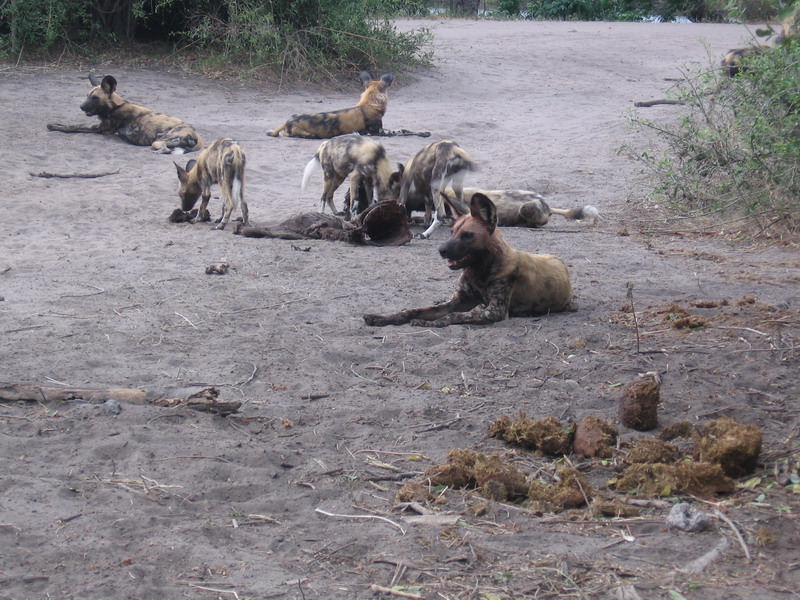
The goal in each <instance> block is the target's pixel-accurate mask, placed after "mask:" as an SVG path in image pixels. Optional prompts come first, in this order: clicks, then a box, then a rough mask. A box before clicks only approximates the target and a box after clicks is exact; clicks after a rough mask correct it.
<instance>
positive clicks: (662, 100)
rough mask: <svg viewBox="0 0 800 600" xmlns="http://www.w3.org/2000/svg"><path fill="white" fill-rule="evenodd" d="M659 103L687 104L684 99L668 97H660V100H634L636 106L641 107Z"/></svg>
mask: <svg viewBox="0 0 800 600" xmlns="http://www.w3.org/2000/svg"><path fill="white" fill-rule="evenodd" d="M657 104H686V102H683V101H682V100H667V99H666V98H660V99H658V100H640V101H639V102H634V103H633V105H634V106H638V107H640V108H647V107H649V106H656V105H657Z"/></svg>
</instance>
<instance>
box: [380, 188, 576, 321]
mask: <svg viewBox="0 0 800 600" xmlns="http://www.w3.org/2000/svg"><path fill="white" fill-rule="evenodd" d="M439 254H440V255H441V256H442V258H444V259H446V260H447V266H448V267H449V268H450V269H453V270H460V271H461V277H460V278H459V281H458V286H457V288H456V291H455V293H454V294H453V296H452V297H451V298H450V300H448V301H447V302H444V303H442V304H435V305H433V306H426V307H422V308H411V309H406V310H402V311H400V312H397V313H393V314H388V315H376V314H366V315H364V321H365V322H366V323H367V325H375V326H383V325H402V324H404V323H410V324H411V325H421V326H426V327H444V326H446V325H454V324H457V323H475V324H484V323H494V322H496V321H500V320H503V319H507V318H509V317H527V316H534V315H542V314H548V313H551V312H562V311H566V310H575V307H574V305H573V303H572V284H571V283H570V278H569V272H568V271H567V267H566V265H565V264H564V263H563V262H562V261H561V260H560V259H559V258H557V257H555V256H552V255H549V254H530V253H528V252H523V251H520V250H515V249H513V248H512V247H511V246H510V245H509V244H508V242H507V241H506V240H505V238H504V237H503V234H502V233H501V232H500V230H499V229H498V228H497V210H496V208H495V206H494V204H493V203H492V201H491V200H490V199H489V198H487V197H486V196H484V195H483V194H475V195H474V196H473V197H472V201H471V202H470V213H469V214H468V215H464V216H462V217H460V218H459V219H458V220H457V221H456V223H455V225H453V229H452V233H451V236H450V239H449V240H447V241H446V242H445V243H444V244H442V245H441V246H440V247H439Z"/></svg>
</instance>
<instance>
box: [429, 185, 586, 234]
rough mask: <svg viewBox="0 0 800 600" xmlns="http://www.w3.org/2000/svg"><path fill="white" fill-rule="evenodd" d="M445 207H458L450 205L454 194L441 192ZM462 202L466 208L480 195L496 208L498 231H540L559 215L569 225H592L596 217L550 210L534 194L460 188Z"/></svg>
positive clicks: (582, 210) (581, 211)
mask: <svg viewBox="0 0 800 600" xmlns="http://www.w3.org/2000/svg"><path fill="white" fill-rule="evenodd" d="M443 193H444V195H445V196H446V197H447V203H448V204H450V205H451V206H454V207H458V206H459V205H458V204H457V203H455V202H454V201H453V197H454V192H453V190H452V189H451V188H447V189H446V190H445V191H444V192H443ZM461 193H462V199H463V202H464V203H465V204H466V205H469V204H470V202H471V200H472V197H473V196H474V195H475V194H483V195H484V196H486V197H487V198H489V200H491V201H492V203H493V204H494V205H495V208H497V224H498V225H499V226H501V227H542V226H544V225H547V223H548V221H549V220H550V215H551V214H556V215H561V216H562V217H564V218H565V219H567V220H569V221H583V222H585V223H589V224H592V225H593V224H595V223H596V222H597V219H598V218H599V216H600V214H599V212H598V210H597V208H595V207H594V206H591V205H587V206H584V207H582V208H580V207H578V208H553V207H551V206H550V205H549V204H547V202H546V201H545V199H544V198H543V197H542V196H541V195H540V194H537V193H536V192H532V191H529V190H479V189H476V188H464V189H463V190H462V192H461Z"/></svg>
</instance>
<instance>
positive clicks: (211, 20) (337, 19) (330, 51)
mask: <svg viewBox="0 0 800 600" xmlns="http://www.w3.org/2000/svg"><path fill="white" fill-rule="evenodd" d="M277 4H278V3H273V4H272V5H270V4H269V3H264V2H263V1H261V0H223V2H221V3H215V8H211V7H209V8H208V9H207V10H205V11H203V12H200V13H197V14H195V15H194V16H193V20H192V23H191V26H190V27H189V28H188V30H187V31H186V32H185V33H184V34H182V37H183V38H184V39H185V40H187V41H188V42H189V43H191V44H192V45H193V46H195V47H198V48H202V49H203V50H204V51H205V52H206V54H207V55H209V56H214V57H215V59H216V60H218V61H220V62H228V61H235V62H239V63H242V64H245V65H246V66H248V67H249V68H251V69H260V68H265V69H270V70H273V71H279V72H281V73H283V74H285V75H287V76H288V77H290V78H293V79H298V78H301V79H315V78H317V79H318V78H321V77H322V78H325V77H328V76H331V75H335V74H336V73H341V72H352V71H358V70H361V69H380V70H382V71H383V70H390V69H398V68H407V67H410V66H419V65H424V64H428V63H429V62H430V60H431V53H430V50H427V47H428V45H429V43H430V41H431V35H430V33H429V32H428V31H427V30H424V29H420V30H416V31H412V32H400V31H398V30H397V29H396V28H395V27H394V25H393V24H392V22H391V21H390V20H389V18H388V16H386V13H385V10H391V11H395V10H398V9H399V7H400V6H401V5H402V4H405V3H400V2H397V1H394V2H392V3H388V4H387V3H384V2H380V1H378V0H370V1H366V2H364V1H358V0H322V1H315V2H310V1H309V0H292V1H288V2H283V3H280V4H281V6H280V10H278V7H277ZM220 7H222V8H224V9H225V10H223V11H220V10H219V9H220ZM381 14H383V15H384V16H380V15H381Z"/></svg>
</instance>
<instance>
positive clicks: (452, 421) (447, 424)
mask: <svg viewBox="0 0 800 600" xmlns="http://www.w3.org/2000/svg"><path fill="white" fill-rule="evenodd" d="M460 420H461V415H456V417H455V418H454V419H450V420H449V421H445V422H444V423H431V425H430V426H429V427H424V428H423V429H415V430H414V433H425V432H426V431H439V430H440V429H447V428H448V427H450V426H451V425H455V424H456V423H458V422H459V421H460Z"/></svg>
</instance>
